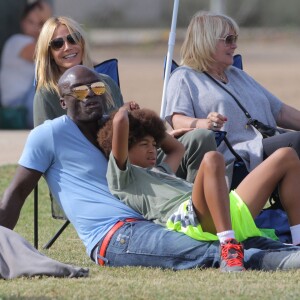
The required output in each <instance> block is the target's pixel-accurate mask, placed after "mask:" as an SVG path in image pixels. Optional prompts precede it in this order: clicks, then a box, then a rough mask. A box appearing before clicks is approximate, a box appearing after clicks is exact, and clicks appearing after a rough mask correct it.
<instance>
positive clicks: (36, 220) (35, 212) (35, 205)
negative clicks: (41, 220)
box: [33, 185, 39, 249]
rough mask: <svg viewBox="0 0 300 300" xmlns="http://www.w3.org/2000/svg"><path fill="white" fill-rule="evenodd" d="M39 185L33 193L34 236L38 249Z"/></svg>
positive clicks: (35, 245)
mask: <svg viewBox="0 0 300 300" xmlns="http://www.w3.org/2000/svg"><path fill="white" fill-rule="evenodd" d="M38 197H39V195H38V185H36V187H35V188H34V195H33V201H34V203H33V214H34V216H33V231H34V237H33V243H34V247H35V248H36V249H37V248H38V244H39V237H38V234H39V232H38Z"/></svg>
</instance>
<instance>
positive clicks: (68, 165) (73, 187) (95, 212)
mask: <svg viewBox="0 0 300 300" xmlns="http://www.w3.org/2000/svg"><path fill="white" fill-rule="evenodd" d="M19 164H20V165H22V166H23V167H26V168H30V169H34V170H37V171H40V172H43V173H44V176H45V179H46V181H47V183H48V186H49V188H50V191H51V193H52V195H53V196H54V197H55V199H57V201H58V203H59V204H60V205H61V207H62V208H63V210H64V212H65V214H66V216H67V217H68V219H69V220H70V222H71V223H72V224H73V225H74V227H75V229H76V231H77V233H78V235H79V237H80V239H81V240H82V241H83V243H84V245H85V246H86V249H87V253H88V254H89V255H90V254H91V251H92V249H93V248H94V246H95V245H96V244H97V243H98V242H99V240H100V239H101V238H102V237H104V235H105V234H106V233H107V232H108V230H109V229H110V228H111V227H112V226H113V225H114V224H115V223H116V222H117V221H119V220H124V219H126V218H139V219H143V217H142V216H141V215H140V214H138V213H136V212H135V211H134V210H132V209H131V208H129V207H128V206H126V205H125V204H123V203H122V202H120V201H119V200H118V199H117V198H115V197H114V196H112V195H111V193H110V191H109V189H108V185H107V180H106V171H107V160H106V158H105V157H104V155H103V154H102V152H101V151H100V150H99V149H98V148H96V147H95V146H94V145H93V144H92V143H90V141H88V140H87V139H86V137H85V136H84V135H83V134H82V133H81V131H80V130H79V128H78V127H77V126H76V124H75V123H74V122H73V121H72V120H71V119H70V118H69V117H68V116H62V117H59V118H56V119H54V120H51V121H46V122H45V123H44V124H42V125H40V126H38V127H36V128H35V129H33V130H32V131H31V133H30V134H29V136H28V139H27V142H26V144H25V148H24V151H23V153H22V155H21V158H20V160H19Z"/></svg>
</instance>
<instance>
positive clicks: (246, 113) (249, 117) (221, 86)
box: [203, 72, 252, 120]
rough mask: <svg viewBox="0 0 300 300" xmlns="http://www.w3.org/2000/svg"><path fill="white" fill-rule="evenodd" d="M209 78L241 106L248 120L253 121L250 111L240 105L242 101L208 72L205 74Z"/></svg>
mask: <svg viewBox="0 0 300 300" xmlns="http://www.w3.org/2000/svg"><path fill="white" fill-rule="evenodd" d="M203 73H204V74H205V75H206V76H207V77H209V78H210V79H211V80H212V81H214V82H215V83H216V84H217V85H218V86H219V87H220V88H222V89H223V90H224V91H225V92H227V93H228V94H229V95H230V96H231V97H232V98H233V100H234V101H235V102H236V104H237V105H238V106H239V108H240V109H241V110H242V111H243V112H244V114H245V115H246V117H247V119H248V120H252V117H251V115H250V114H249V113H248V111H247V110H246V109H245V107H244V106H243V105H242V104H241V103H240V101H239V100H238V99H237V98H236V97H235V96H234V95H233V94H232V93H231V92H230V91H228V90H227V89H226V88H225V87H224V86H223V85H222V84H221V83H220V82H219V81H218V80H216V79H215V78H213V77H212V76H211V75H210V74H208V73H207V72H203Z"/></svg>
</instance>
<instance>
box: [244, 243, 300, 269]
mask: <svg viewBox="0 0 300 300" xmlns="http://www.w3.org/2000/svg"><path fill="white" fill-rule="evenodd" d="M243 244H244V248H245V251H244V255H245V256H244V263H245V267H246V269H251V270H263V271H276V270H291V269H300V247H296V246H289V245H285V244H282V243H281V242H278V241H274V240H271V239H268V238H263V237H254V238H249V239H247V240H245V241H244V242H243Z"/></svg>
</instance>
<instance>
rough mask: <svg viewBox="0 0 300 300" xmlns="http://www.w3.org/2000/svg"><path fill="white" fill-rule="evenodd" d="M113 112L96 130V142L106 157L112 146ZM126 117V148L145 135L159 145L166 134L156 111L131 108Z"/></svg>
mask: <svg viewBox="0 0 300 300" xmlns="http://www.w3.org/2000/svg"><path fill="white" fill-rule="evenodd" d="M115 114H116V112H114V113H112V114H111V116H110V118H109V119H108V121H106V122H105V123H104V125H103V126H102V127H101V128H100V130H99V131H98V138H97V142H98V144H99V146H100V149H101V150H102V151H103V153H104V155H105V156H106V157H107V158H108V157H109V154H110V152H111V148H112V131H113V126H112V125H113V122H112V120H113V118H114V115H115ZM128 119H129V137H128V150H130V148H131V147H132V146H133V145H134V144H136V143H137V142H139V141H140V140H141V139H143V138H144V137H145V136H147V135H150V136H152V137H153V138H154V140H155V142H156V144H157V146H158V147H159V145H160V143H161V141H162V140H163V139H164V137H165V135H166V127H165V124H164V122H163V121H162V120H161V118H160V117H159V116H158V115H157V114H156V112H154V111H152V110H150V109H146V108H143V109H138V110H133V111H131V112H129V113H128Z"/></svg>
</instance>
